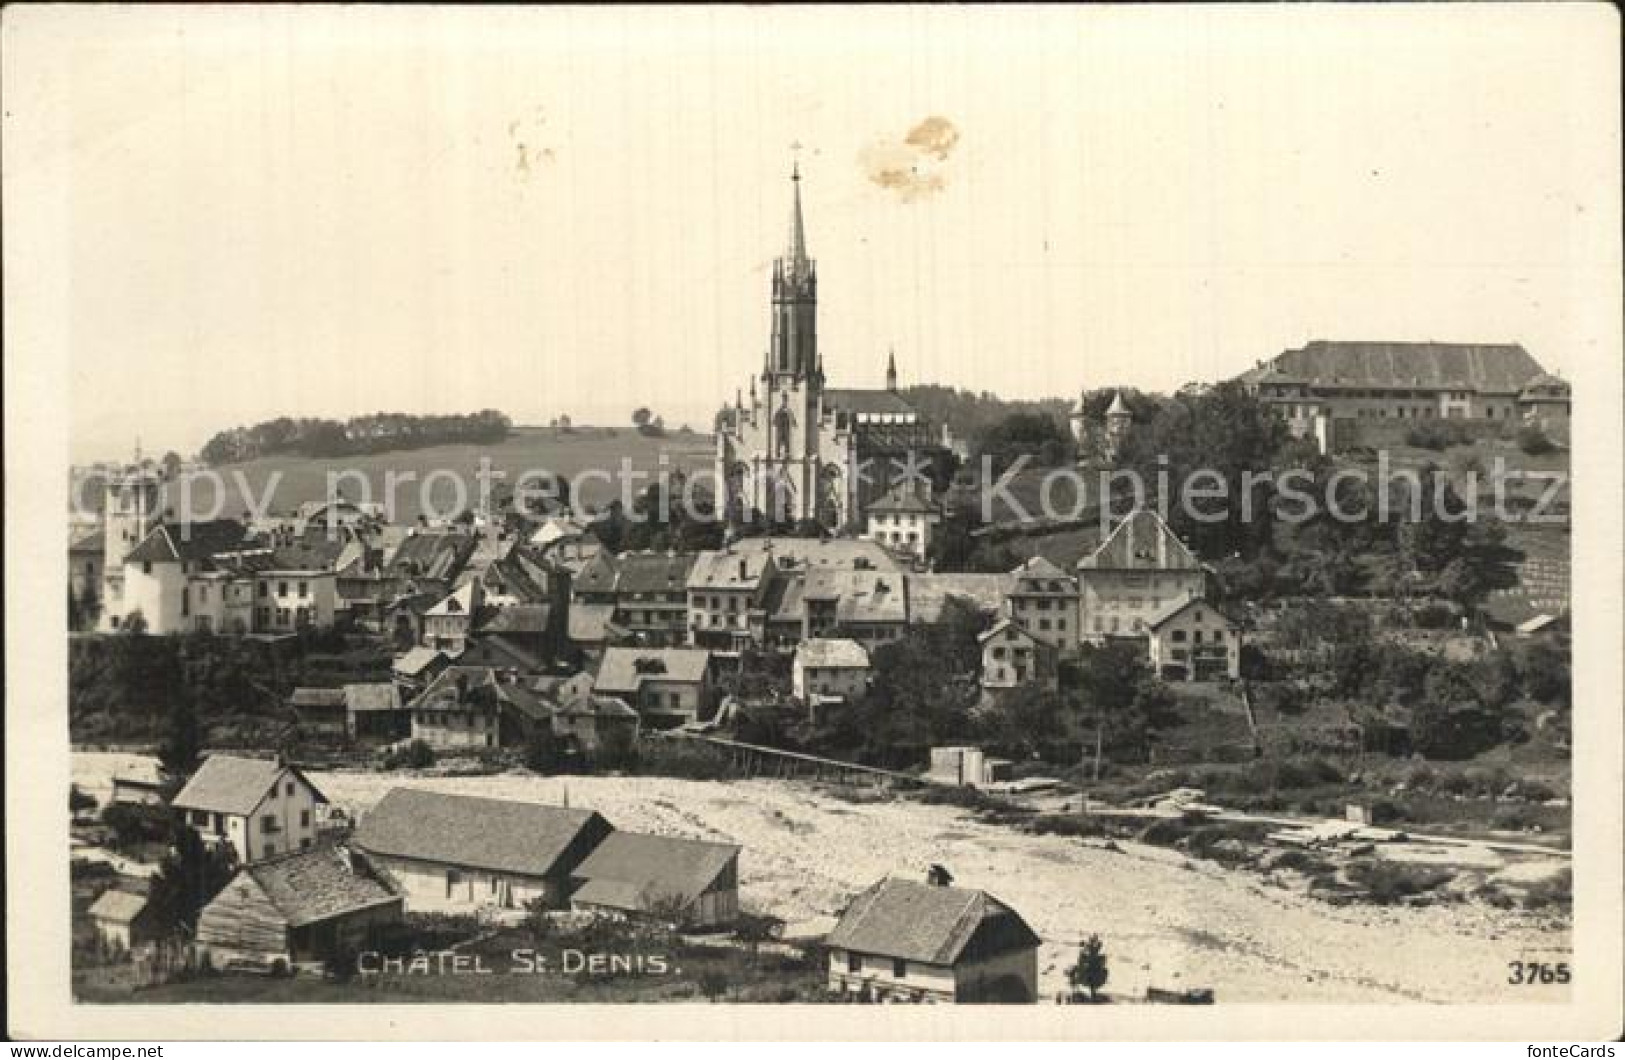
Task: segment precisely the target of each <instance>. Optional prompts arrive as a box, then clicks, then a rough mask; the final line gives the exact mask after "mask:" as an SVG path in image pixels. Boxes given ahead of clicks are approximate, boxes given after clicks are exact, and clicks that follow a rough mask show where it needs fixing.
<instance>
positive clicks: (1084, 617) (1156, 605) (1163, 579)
mask: <svg viewBox="0 0 1625 1060" xmlns="http://www.w3.org/2000/svg"><path fill="white" fill-rule="evenodd" d="M1078 581H1079V583H1080V585H1081V588H1082V595H1081V597H1080V601H1079V622H1080V624H1081V625H1080V629H1081V630H1082V636H1083V637H1084V638H1085V639H1088V640H1096V641H1098V640H1100V639H1101V638H1103V637H1109V636H1112V635H1114V634H1115V635H1116V636H1120V637H1132V636H1135V635H1137V634H1140V633H1143V632H1145V620H1146V619H1148V618H1150V617H1151V616H1152V615H1154V614H1156V613H1157V612H1158V611H1160V610H1162V609H1163V608H1164V607H1166V606H1168V605H1169V604H1171V603H1173V602H1174V601H1175V600H1180V599H1183V598H1185V597H1190V596H1202V595H1204V594H1205V592H1206V588H1207V586H1206V577H1205V575H1204V574H1203V572H1202V571H1200V570H1178V571H1167V570H1165V571H1102V570H1088V569H1083V570H1080V571H1078Z"/></svg>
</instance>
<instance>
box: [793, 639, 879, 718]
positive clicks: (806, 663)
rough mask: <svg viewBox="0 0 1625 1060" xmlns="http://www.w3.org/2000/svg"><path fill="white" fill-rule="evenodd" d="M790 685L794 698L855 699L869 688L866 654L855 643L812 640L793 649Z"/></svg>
mask: <svg viewBox="0 0 1625 1060" xmlns="http://www.w3.org/2000/svg"><path fill="white" fill-rule="evenodd" d="M790 682H791V688H792V689H793V691H794V693H795V696H796V698H797V699H800V700H803V701H806V702H811V701H812V700H813V698H814V697H817V698H820V699H846V700H852V699H857V698H859V697H861V696H862V695H863V693H864V692H865V691H867V689H868V687H869V653H868V652H866V651H864V650H863V645H861V644H859V643H858V642H857V641H855V640H846V639H841V638H834V639H825V638H820V637H815V638H813V639H812V640H806V641H803V642H801V644H799V645H797V646H796V654H795V659H794V661H792V663H791V664H790Z"/></svg>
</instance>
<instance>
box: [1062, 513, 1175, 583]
mask: <svg viewBox="0 0 1625 1060" xmlns="http://www.w3.org/2000/svg"><path fill="white" fill-rule="evenodd" d="M1201 566H1202V564H1201V562H1200V561H1199V560H1198V559H1197V558H1196V555H1195V553H1193V552H1192V551H1191V550H1190V549H1189V548H1187V547H1185V543H1184V542H1183V541H1181V540H1179V537H1178V536H1177V535H1176V534H1175V533H1174V532H1173V531H1172V530H1170V529H1169V528H1168V524H1167V523H1165V522H1163V521H1162V517H1161V516H1159V515H1158V514H1157V513H1156V512H1154V511H1152V510H1151V509H1149V508H1137V509H1135V510H1134V511H1132V512H1130V513H1129V514H1128V516H1127V517H1126V518H1124V520H1123V521H1122V522H1121V523H1119V524H1118V525H1117V529H1115V530H1113V531H1112V532H1111V535H1110V536H1108V537H1107V538H1106V540H1105V541H1103V542H1101V545H1100V547H1099V548H1097V549H1096V550H1095V551H1094V553H1093V554H1092V555H1089V556H1085V557H1084V558H1083V559H1080V560H1078V569H1079V570H1199V569H1201Z"/></svg>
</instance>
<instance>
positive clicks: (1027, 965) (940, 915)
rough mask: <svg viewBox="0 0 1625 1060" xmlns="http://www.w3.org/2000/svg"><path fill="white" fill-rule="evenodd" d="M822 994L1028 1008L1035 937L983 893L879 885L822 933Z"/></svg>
mask: <svg viewBox="0 0 1625 1060" xmlns="http://www.w3.org/2000/svg"><path fill="white" fill-rule="evenodd" d="M827 945H828V947H829V988H830V990H831V991H834V992H836V993H860V992H862V991H864V990H865V989H867V990H868V991H869V992H870V994H871V996H873V997H874V999H875V1000H898V1001H957V1002H986V1001H1026V1002H1030V1001H1033V1000H1034V999H1035V998H1036V997H1037V992H1038V945H1039V938H1038V936H1037V935H1036V934H1034V933H1033V930H1032V928H1030V927H1028V926H1027V922H1026V921H1024V920H1023V919H1022V918H1021V916H1020V914H1018V913H1017V912H1016V911H1015V910H1014V909H1011V908H1010V907H1009V906H1007V905H1005V904H1004V903H1003V902H1001V901H999V900H998V899H997V898H994V897H993V896H992V895H990V894H988V893H987V892H986V891H978V890H969V889H966V888H960V887H944V886H936V885H933V884H929V883H915V882H914V881H912V880H900V879H885V880H881V881H880V882H879V883H877V884H875V885H874V886H872V887H870V888H869V889H868V890H866V891H864V892H863V893H862V894H860V895H858V896H857V897H856V898H854V899H853V900H852V903H851V904H850V905H849V906H847V908H846V912H844V913H843V914H842V915H841V919H840V921H839V922H838V923H837V924H836V925H835V930H833V931H831V932H830V935H829V939H828V941H827Z"/></svg>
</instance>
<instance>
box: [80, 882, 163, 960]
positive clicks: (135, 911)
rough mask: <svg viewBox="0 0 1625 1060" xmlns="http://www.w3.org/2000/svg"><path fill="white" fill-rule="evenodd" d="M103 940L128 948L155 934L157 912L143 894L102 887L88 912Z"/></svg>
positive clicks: (140, 943) (157, 930) (110, 944)
mask: <svg viewBox="0 0 1625 1060" xmlns="http://www.w3.org/2000/svg"><path fill="white" fill-rule="evenodd" d="M87 915H88V916H89V917H90V922H91V924H92V925H94V926H95V928H96V934H97V935H98V936H100V937H101V940H102V942H104V943H105V944H107V945H109V946H116V947H118V948H119V949H122V950H131V949H134V948H136V947H137V946H140V945H142V944H143V943H146V942H151V941H153V940H154V939H156V938H157V937H158V934H159V927H158V916H157V911H156V910H154V909H153V908H152V906H151V904H150V903H148V901H147V896H146V895H144V894H134V893H132V892H130V891H121V890H118V889H116V888H115V889H114V890H111V891H103V892H102V893H101V896H100V897H98V898H97V899H96V901H95V902H93V903H92V904H91V906H90V910H89V912H88V914H87Z"/></svg>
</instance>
